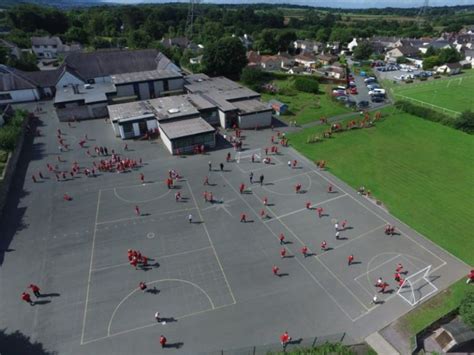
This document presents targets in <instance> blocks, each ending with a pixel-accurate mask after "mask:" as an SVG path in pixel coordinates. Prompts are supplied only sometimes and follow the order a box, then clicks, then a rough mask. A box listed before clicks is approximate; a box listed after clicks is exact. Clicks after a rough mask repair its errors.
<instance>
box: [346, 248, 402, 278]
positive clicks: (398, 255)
mask: <svg viewBox="0 0 474 355" xmlns="http://www.w3.org/2000/svg"><path fill="white" fill-rule="evenodd" d="M380 255H381V254H377V255H376V256H375V257H374V258H376V257H378V256H380ZM401 256H402V255H401V254H397V255H395V256H394V257H392V258H390V259H388V260H386V261H384V262H383V263H381V264H379V265H377V266H376V267H374V268H372V269H370V270H367V271H366V272H364V273H363V274H360V275H359V276H357V277H355V278H354V280H357V279H359V278H361V277H362V276H365V275H368V274H370V273H371V272H373V271H375V270H377V269H378V268H380V267H382V266H383V265H385V264H388V263H389V262H391V261H393V260H395V259H396V258H398V257H401ZM367 265H370V263H369V264H367Z"/></svg>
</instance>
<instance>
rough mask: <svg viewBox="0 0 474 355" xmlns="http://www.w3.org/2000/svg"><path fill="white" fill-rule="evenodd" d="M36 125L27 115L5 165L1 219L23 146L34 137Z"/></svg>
mask: <svg viewBox="0 0 474 355" xmlns="http://www.w3.org/2000/svg"><path fill="white" fill-rule="evenodd" d="M35 127H36V122H35V119H30V117H27V118H26V119H25V120H24V121H23V124H22V126H21V133H20V136H19V137H18V141H17V144H16V147H15V150H14V151H13V153H11V154H10V156H9V159H8V161H7V165H6V166H5V171H4V175H3V181H2V182H1V183H0V220H1V217H2V216H3V212H4V211H3V210H4V208H5V204H6V202H7V199H8V194H9V192H10V188H11V185H12V183H13V179H14V177H15V173H16V167H17V165H18V161H19V159H20V156H21V152H22V150H23V146H24V145H25V141H26V140H27V139H31V140H32V139H33V138H34V132H35Z"/></svg>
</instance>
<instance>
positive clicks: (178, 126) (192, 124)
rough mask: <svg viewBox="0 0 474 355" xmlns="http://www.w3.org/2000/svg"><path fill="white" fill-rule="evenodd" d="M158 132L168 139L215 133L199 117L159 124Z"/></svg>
mask: <svg viewBox="0 0 474 355" xmlns="http://www.w3.org/2000/svg"><path fill="white" fill-rule="evenodd" d="M160 130H161V131H162V132H163V133H164V134H165V135H166V136H167V137H168V138H169V139H177V138H181V137H189V136H194V135H197V134H203V133H212V132H215V128H214V127H212V126H211V125H210V124H209V123H207V122H206V121H205V120H203V119H202V118H201V117H198V118H191V119H187V120H179V121H174V122H167V123H161V124H160Z"/></svg>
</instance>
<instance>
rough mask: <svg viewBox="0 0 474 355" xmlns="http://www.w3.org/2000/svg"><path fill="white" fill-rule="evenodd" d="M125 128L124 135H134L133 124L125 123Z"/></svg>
mask: <svg viewBox="0 0 474 355" xmlns="http://www.w3.org/2000/svg"><path fill="white" fill-rule="evenodd" d="M122 127H123V133H125V134H128V133H133V124H132V123H125V124H123V125H122Z"/></svg>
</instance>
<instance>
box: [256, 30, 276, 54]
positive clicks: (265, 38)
mask: <svg viewBox="0 0 474 355" xmlns="http://www.w3.org/2000/svg"><path fill="white" fill-rule="evenodd" d="M255 48H256V49H258V50H259V51H260V52H263V53H276V52H277V51H278V41H277V32H276V31H275V30H273V29H268V28H266V29H264V30H263V31H262V32H261V33H260V36H259V37H258V39H257V41H256V42H255Z"/></svg>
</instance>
